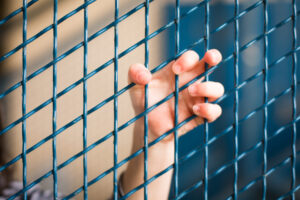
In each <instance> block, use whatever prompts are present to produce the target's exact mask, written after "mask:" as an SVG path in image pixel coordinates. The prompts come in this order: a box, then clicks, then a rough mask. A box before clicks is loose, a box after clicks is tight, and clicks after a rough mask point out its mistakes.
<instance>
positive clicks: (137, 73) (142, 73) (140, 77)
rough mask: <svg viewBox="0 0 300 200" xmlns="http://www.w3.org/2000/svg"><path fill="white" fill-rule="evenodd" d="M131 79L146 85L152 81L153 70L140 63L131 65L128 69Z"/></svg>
mask: <svg viewBox="0 0 300 200" xmlns="http://www.w3.org/2000/svg"><path fill="white" fill-rule="evenodd" d="M128 76H129V80H130V81H132V82H133V83H135V84H138V85H146V84H147V83H149V82H150V81H151V78H152V74H151V72H150V71H149V70H148V69H147V68H146V67H145V66H144V65H143V64H140V63H136V64H133V65H131V66H130V68H129V71H128Z"/></svg>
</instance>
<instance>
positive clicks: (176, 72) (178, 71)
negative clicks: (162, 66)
mask: <svg viewBox="0 0 300 200" xmlns="http://www.w3.org/2000/svg"><path fill="white" fill-rule="evenodd" d="M173 71H174V72H175V74H180V72H181V66H180V65H178V64H176V63H175V64H174V65H173Z"/></svg>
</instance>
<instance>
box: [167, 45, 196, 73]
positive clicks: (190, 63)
mask: <svg viewBox="0 0 300 200" xmlns="http://www.w3.org/2000/svg"><path fill="white" fill-rule="evenodd" d="M198 61H199V55H198V54H197V53H196V52H195V51H191V50H190V51H187V52H185V53H184V54H182V56H180V57H179V58H178V60H176V61H175V63H174V64H173V66H172V69H173V72H174V73H175V74H180V73H182V72H185V71H189V70H191V69H192V68H194V66H195V65H196V64H197V63H198Z"/></svg>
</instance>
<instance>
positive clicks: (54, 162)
mask: <svg viewBox="0 0 300 200" xmlns="http://www.w3.org/2000/svg"><path fill="white" fill-rule="evenodd" d="M56 57H57V0H53V60H54V62H53V72H52V73H53V76H52V77H53V80H52V81H53V94H52V95H53V102H52V132H53V133H54V132H55V131H56V121H57V104H56V103H57V101H56V99H57V64H56V62H55V60H56ZM52 157H53V160H52V167H53V197H54V198H55V199H57V196H58V188H57V155H56V137H53V140H52Z"/></svg>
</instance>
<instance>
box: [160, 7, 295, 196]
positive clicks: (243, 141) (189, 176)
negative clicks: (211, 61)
mask: <svg viewBox="0 0 300 200" xmlns="http://www.w3.org/2000/svg"><path fill="white" fill-rule="evenodd" d="M251 2H252V3H250V1H249V2H246V1H240V12H242V11H243V10H245V9H247V8H248V7H249V6H251V5H252V4H254V3H256V1H255V2H254V1H251ZM181 3H182V4H181V13H184V12H186V11H188V10H190V9H191V8H192V7H193V6H192V5H190V4H188V3H184V2H181ZM268 11H269V13H268V14H269V29H271V28H272V27H274V26H276V25H277V24H278V23H280V22H281V21H283V20H285V19H286V18H288V17H290V16H291V13H292V4H291V1H270V4H269V6H268ZM263 12H264V10H263V4H261V5H260V6H258V7H256V8H254V9H251V10H250V11H249V12H248V13H247V14H245V15H244V16H243V17H241V18H240V19H239V45H240V48H242V47H243V46H245V45H246V44H247V43H249V42H250V41H252V40H254V39H255V38H256V37H258V36H260V35H262V34H263V30H264V20H263V19H264V18H263V17H264V15H263ZM204 13H205V10H204V6H201V7H200V8H199V9H198V10H197V11H195V12H194V13H193V14H191V15H189V16H187V17H185V18H183V19H181V27H180V28H181V29H180V36H181V38H180V49H181V50H183V49H185V48H188V47H189V46H191V45H192V44H193V43H195V42H196V41H198V40H199V39H200V38H202V37H203V36H204V31H205V24H204ZM233 17H234V1H230V2H229V3H222V1H218V2H215V3H212V4H211V5H210V31H211V32H212V31H214V30H216V29H217V28H218V27H220V26H221V25H223V24H225V23H226V22H227V21H228V20H230V19H232V18H233ZM174 18H175V7H174V4H170V5H169V6H167V7H166V17H165V19H166V21H167V22H168V21H170V20H172V19H174ZM298 27H299V23H298ZM298 30H299V28H298ZM234 31H235V29H234V23H233V22H231V23H229V24H228V25H226V26H225V28H223V29H222V30H221V31H218V32H216V33H214V34H211V35H210V48H217V49H219V50H220V51H221V52H222V54H223V58H227V57H228V56H230V55H231V54H232V53H233V52H234V42H235V41H234ZM168 38H169V40H166V41H165V42H166V47H169V48H168V49H167V51H166V52H167V55H166V57H171V56H174V53H175V46H174V44H175V28H174V27H173V29H172V30H171V31H170V32H169V36H168ZM292 42H293V36H292V23H286V24H284V25H283V26H281V27H279V28H277V29H276V31H274V32H273V33H272V34H269V56H268V58H269V64H270V65H272V63H275V62H276V61H278V60H279V59H280V58H282V57H285V54H287V53H289V55H288V56H287V57H286V58H285V59H284V60H283V61H281V62H280V63H278V64H275V65H274V64H273V66H272V67H270V70H269V80H268V86H269V97H268V100H270V99H272V98H273V97H276V96H277V95H279V94H281V93H282V92H283V91H285V90H288V89H289V88H290V87H291V85H292V78H291V77H292V56H291V52H290V51H291V50H292ZM193 50H195V51H197V52H198V53H199V55H201V56H203V55H204V42H201V43H200V44H198V45H196V46H195V47H194V48H193ZM263 52H264V40H263V37H262V38H260V39H259V40H257V41H255V42H254V43H253V44H252V45H250V46H249V48H247V49H245V50H243V51H241V52H240V60H239V74H238V76H239V83H242V82H243V81H247V80H248V79H249V78H250V77H252V76H254V75H255V74H257V73H260V75H259V76H258V77H257V78H255V79H254V80H251V81H247V85H245V86H243V87H241V88H240V89H239V106H238V109H239V113H238V117H239V120H242V121H243V122H241V123H239V126H238V128H239V133H238V138H239V139H238V142H239V155H240V154H242V153H243V152H246V151H247V150H249V149H250V148H252V147H254V146H255V145H256V144H257V143H260V142H261V141H262V138H263V119H264V118H263V109H262V108H261V109H259V110H258V111H257V112H255V113H253V115H252V116H251V117H249V116H250V115H249V113H251V112H252V111H253V110H255V109H257V108H259V107H262V105H263V101H264V100H263V98H264V85H263V84H264V82H263V80H264V79H263V73H262V70H263V68H264V53H263ZM298 71H299V70H298ZM234 73H235V72H234V60H233V59H229V60H228V61H226V62H225V63H223V64H220V66H219V68H218V69H217V70H216V71H215V72H213V73H212V74H211V75H210V80H212V81H218V82H221V83H223V84H224V86H225V90H226V92H230V91H232V90H233V88H234ZM298 74H299V73H298ZM298 77H299V75H298ZM299 91H300V90H299V88H298V96H297V103H298V104H299V103H300V95H299ZM233 105H234V93H232V92H231V93H230V95H229V96H228V97H226V98H225V99H224V100H223V101H222V102H221V106H222V108H223V114H222V116H221V117H220V118H219V119H218V120H217V121H216V122H214V123H212V124H210V126H209V127H210V128H209V130H210V132H209V134H210V135H209V140H210V139H212V138H213V137H215V136H216V137H218V135H222V133H224V132H226V129H228V127H230V126H232V124H233V123H234V112H233V111H234V110H233V109H234V107H233ZM299 111H300V109H299V107H298V112H297V114H299V113H300V112H299ZM291 121H292V95H291V92H289V93H287V94H285V95H283V96H280V97H278V98H276V101H275V102H274V103H272V104H270V105H269V106H268V120H267V122H268V127H267V130H268V137H271V136H272V135H273V134H274V132H276V131H277V130H278V129H279V128H281V127H282V126H285V125H286V124H288V123H290V122H291ZM297 126H298V128H300V123H299V122H298V123H297ZM291 133H292V127H289V128H287V129H285V130H284V131H282V132H281V133H280V134H279V135H277V136H275V137H274V138H272V139H270V140H269V142H268V151H267V157H268V170H269V169H271V168H272V167H274V166H275V165H276V164H279V163H280V162H282V161H284V160H285V159H287V158H288V157H289V156H290V155H291V150H292V134H291ZM203 141H204V128H203V126H200V127H198V128H196V129H195V130H193V131H191V132H190V133H188V134H187V135H184V136H183V137H182V138H180V147H179V149H180V152H179V155H180V156H179V157H184V156H185V155H187V154H188V153H189V152H191V151H193V150H194V149H202V150H199V151H198V152H197V153H196V154H195V155H194V156H192V157H191V158H190V159H188V160H187V161H185V162H182V163H180V169H179V183H180V184H179V192H183V191H185V190H186V189H188V188H189V187H191V186H192V185H193V184H196V183H198V182H199V181H200V180H202V179H203V178H204V175H203V173H204V168H203V166H204V151H203V148H202V147H203V145H204V143H203ZM297 144H300V140H299V139H298V140H297ZM208 150H209V157H208V158H209V161H208V162H209V169H208V171H209V174H210V175H211V174H213V173H215V172H216V171H217V170H218V169H220V168H221V167H223V166H224V165H226V164H228V163H230V162H232V161H233V159H234V132H233V130H231V131H227V133H226V134H224V135H223V136H221V137H219V138H218V139H217V140H216V141H215V142H213V143H211V144H210V145H209V148H208ZM262 167H263V149H262V147H261V145H260V146H258V148H255V149H254V150H252V151H250V152H249V153H247V155H246V156H245V157H244V158H243V159H241V160H239V162H238V188H239V189H241V188H243V187H244V186H245V185H247V184H248V183H250V182H251V181H253V180H255V179H256V178H257V177H260V176H261V174H262ZM299 167H300V166H299V165H297V169H296V170H297V173H299V172H300V168H299ZM233 180H234V165H233V164H230V165H229V166H227V167H226V168H225V170H224V171H222V172H221V173H218V175H217V176H213V177H212V178H210V179H209V183H208V184H209V186H208V188H209V191H208V194H209V198H210V199H226V198H228V197H229V196H230V195H231V194H232V191H233V184H234V183H233ZM267 182H268V185H267V198H268V199H273V198H278V197H279V196H280V195H282V194H285V193H286V192H288V191H289V190H290V183H291V165H290V164H287V165H284V166H283V167H280V168H279V169H277V170H276V171H275V172H274V173H272V175H270V176H268V178H267ZM172 194H173V190H172V191H171V193H170V195H171V197H172ZM199 196H203V185H202V186H200V187H199V188H197V189H196V190H194V191H193V192H191V193H190V194H189V195H187V196H186V197H185V198H183V199H198V197H199ZM261 196H262V181H258V182H257V183H256V184H254V185H253V186H252V187H251V188H250V189H248V190H246V191H245V192H243V193H241V194H240V195H239V197H240V198H242V199H258V198H260V197H261Z"/></svg>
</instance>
